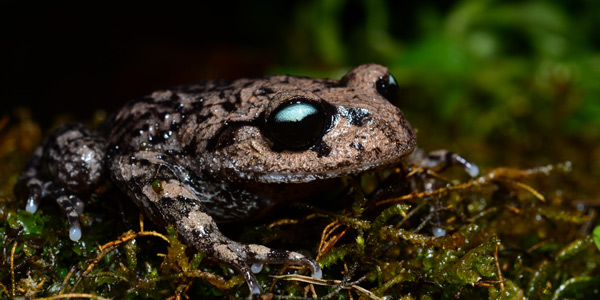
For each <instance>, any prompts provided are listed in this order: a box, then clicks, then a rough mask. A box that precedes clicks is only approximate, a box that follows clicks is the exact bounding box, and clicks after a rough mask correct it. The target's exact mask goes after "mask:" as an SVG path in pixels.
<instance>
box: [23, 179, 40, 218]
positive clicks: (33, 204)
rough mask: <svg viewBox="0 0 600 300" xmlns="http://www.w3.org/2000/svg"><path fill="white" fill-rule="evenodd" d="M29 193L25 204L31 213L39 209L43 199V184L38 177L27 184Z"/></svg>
mask: <svg viewBox="0 0 600 300" xmlns="http://www.w3.org/2000/svg"><path fill="white" fill-rule="evenodd" d="M27 189H28V191H29V195H28V196H27V203H26V204H25V210H26V211H27V212H30V213H34V212H36V211H37V209H38V207H39V206H40V202H41V201H42V184H41V182H40V181H39V180H37V179H31V180H30V183H28V184H27Z"/></svg>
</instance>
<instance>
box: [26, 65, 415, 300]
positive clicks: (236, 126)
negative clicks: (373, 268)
mask: <svg viewBox="0 0 600 300" xmlns="http://www.w3.org/2000/svg"><path fill="white" fill-rule="evenodd" d="M393 85H394V82H393V78H392V77H390V75H389V73H388V70H387V68H385V67H383V66H379V65H361V66H358V67H356V68H354V69H353V70H351V71H350V72H349V73H348V74H347V75H346V76H344V78H342V79H341V80H340V81H336V80H330V79H313V78H304V77H294V76H272V77H265V78H258V79H239V80H235V81H231V82H225V81H207V82H202V83H199V84H193V85H187V86H181V87H176V88H172V89H167V90H163V91H158V92H155V93H153V94H152V95H150V96H147V97H144V98H141V99H138V100H135V101H132V102H130V103H128V104H127V105H125V106H124V107H123V108H122V109H121V110H120V111H118V112H117V113H116V114H114V115H112V116H111V117H110V118H109V119H108V120H107V121H106V122H105V124H104V125H103V126H101V127H100V128H98V129H97V130H95V131H88V130H87V129H85V128H84V127H83V126H81V125H78V124H71V125H66V126H65V127H63V128H61V129H59V130H58V131H57V133H55V134H53V136H52V137H50V138H49V139H48V140H47V141H45V142H44V144H42V145H41V146H40V148H39V149H38V150H37V151H36V154H35V155H34V157H33V158H32V159H31V161H30V163H29V164H28V166H27V167H26V169H25V170H24V172H23V174H22V175H21V177H20V180H19V182H20V186H22V187H24V190H25V193H26V196H27V197H28V200H27V201H28V204H27V209H28V210H30V211H35V209H37V206H38V204H39V201H40V199H41V198H42V197H44V196H46V195H49V196H51V197H53V198H55V199H56V200H57V201H58V202H59V204H60V205H61V206H62V207H63V208H64V209H65V211H66V213H67V215H68V217H69V221H70V223H71V234H72V235H71V238H73V239H75V240H76V239H78V238H79V236H78V235H80V232H78V231H77V230H78V227H79V224H78V221H77V216H78V214H80V213H81V211H82V204H81V201H80V200H79V198H78V197H77V196H76V195H77V194H82V193H85V192H89V191H90V190H92V189H93V188H95V187H96V186H98V184H100V183H101V182H102V178H103V177H110V179H111V180H112V181H114V182H115V183H116V184H117V186H119V188H120V189H121V190H123V191H124V192H125V193H126V194H127V195H128V196H129V197H130V198H131V199H133V200H134V202H135V203H136V204H137V205H138V206H139V207H140V208H142V210H143V211H144V212H145V213H146V215H147V216H149V217H150V218H151V219H152V220H153V221H154V222H156V223H158V224H160V225H167V224H171V225H173V226H174V227H175V228H176V229H177V231H178V232H179V234H180V236H181V237H183V239H184V240H185V241H186V242H187V243H188V244H190V245H192V246H194V247H195V248H196V249H198V250H202V251H205V252H206V253H207V255H208V256H210V257H212V258H213V259H216V260H218V261H221V262H225V263H228V264H230V265H232V266H233V267H235V268H236V269H238V270H239V271H240V272H242V273H243V274H244V276H245V278H246V281H247V282H248V285H249V287H250V291H251V293H254V294H256V293H259V292H260V289H259V287H258V283H257V282H256V279H255V278H254V275H253V274H252V272H251V271H250V268H249V265H250V264H254V263H256V264H262V263H291V264H301V265H306V266H309V267H310V268H311V269H312V271H313V275H314V276H317V277H318V276H320V272H321V271H320V268H319V266H318V264H317V263H316V262H315V261H314V260H312V259H310V258H308V257H305V256H304V255H301V254H299V253H295V252H289V251H284V250H273V249H269V248H267V247H264V246H260V245H246V244H240V243H237V242H235V241H232V240H230V239H228V238H227V237H225V236H223V235H222V234H221V233H220V232H219V230H218V228H217V226H216V223H215V220H216V221H218V222H233V221H238V220H243V219H248V218H252V217H256V216H260V215H262V214H264V213H265V212H267V211H269V210H270V208H272V207H274V206H275V205H277V204H278V203H281V202H282V201H283V200H284V199H286V200H293V199H294V196H295V195H297V196H302V197H304V196H307V195H306V194H302V193H286V190H299V189H302V190H310V188H309V187H310V186H312V185H313V184H318V183H320V182H322V181H323V180H327V179H331V178H336V177H340V176H344V175H349V174H356V173H360V172H364V171H368V170H372V169H375V168H379V167H385V166H390V165H393V164H396V163H398V162H400V161H401V160H402V159H403V158H404V157H405V156H406V155H408V154H410V153H411V152H412V151H413V149H414V148H415V144H416V137H415V133H414V131H413V129H412V128H411V126H410V124H409V123H408V122H407V121H406V119H405V118H404V116H403V114H402V112H401V111H400V109H398V108H397V107H395V106H394V105H392V104H391V103H390V102H389V101H388V99H386V97H387V98H391V97H393V96H394V93H393V89H394V88H395V87H394V86H393ZM290 101H300V102H303V103H309V104H310V105H312V106H311V107H317V108H318V110H319V112H322V113H323V115H324V116H325V117H324V124H325V125H324V127H323V130H322V132H319V136H318V137H316V139H315V140H314V142H311V143H310V144H307V145H302V147H300V148H302V149H295V148H294V149H292V148H290V147H287V146H285V145H282V144H278V142H276V141H274V139H273V138H272V136H270V135H269V134H267V133H266V132H268V129H267V128H266V127H269V126H271V127H272V126H273V125H272V124H271V123H269V121H268V120H269V118H270V117H271V115H272V114H274V113H275V112H276V111H277V110H278V109H279V108H280V106H281V105H286V104H289V103H291V102H290ZM277 126H278V125H277ZM288 148H289V149H288ZM66 166H69V167H66ZM305 187H306V188H305Z"/></svg>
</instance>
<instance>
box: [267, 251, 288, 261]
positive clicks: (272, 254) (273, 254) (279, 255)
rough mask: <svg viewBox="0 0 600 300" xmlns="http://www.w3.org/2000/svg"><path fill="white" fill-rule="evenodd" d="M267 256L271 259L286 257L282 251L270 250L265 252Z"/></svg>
mask: <svg viewBox="0 0 600 300" xmlns="http://www.w3.org/2000/svg"><path fill="white" fill-rule="evenodd" d="M267 257H268V258H269V259H272V260H276V261H282V260H285V259H286V258H287V253H285V252H284V251H277V250H271V251H269V253H268V254H267Z"/></svg>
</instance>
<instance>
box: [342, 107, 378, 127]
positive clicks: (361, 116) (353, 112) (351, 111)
mask: <svg viewBox="0 0 600 300" xmlns="http://www.w3.org/2000/svg"><path fill="white" fill-rule="evenodd" d="M342 115H343V116H344V117H345V118H346V119H348V121H349V122H350V124H352V125H354V126H363V125H364V123H365V119H367V118H368V117H369V116H370V115H371V113H369V111H368V110H366V109H362V108H354V107H353V108H348V109H347V110H346V111H345V112H344V113H343V114H342Z"/></svg>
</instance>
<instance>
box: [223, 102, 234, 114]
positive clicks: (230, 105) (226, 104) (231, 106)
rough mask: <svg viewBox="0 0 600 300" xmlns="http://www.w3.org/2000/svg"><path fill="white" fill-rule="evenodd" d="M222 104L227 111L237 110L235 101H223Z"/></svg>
mask: <svg viewBox="0 0 600 300" xmlns="http://www.w3.org/2000/svg"><path fill="white" fill-rule="evenodd" d="M221 106H222V107H223V109H224V110H225V111H227V112H232V111H234V110H235V104H233V103H231V102H229V101H226V102H223V103H222V104H221Z"/></svg>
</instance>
